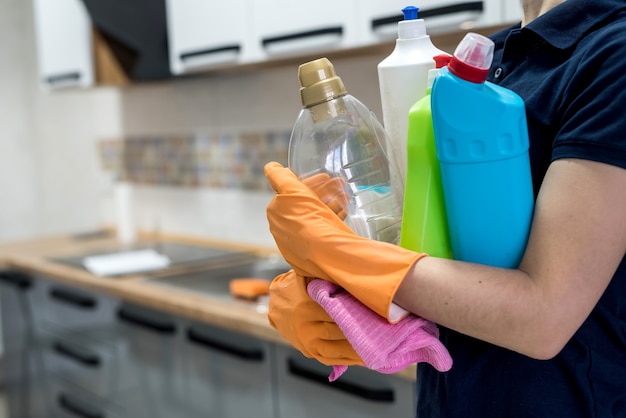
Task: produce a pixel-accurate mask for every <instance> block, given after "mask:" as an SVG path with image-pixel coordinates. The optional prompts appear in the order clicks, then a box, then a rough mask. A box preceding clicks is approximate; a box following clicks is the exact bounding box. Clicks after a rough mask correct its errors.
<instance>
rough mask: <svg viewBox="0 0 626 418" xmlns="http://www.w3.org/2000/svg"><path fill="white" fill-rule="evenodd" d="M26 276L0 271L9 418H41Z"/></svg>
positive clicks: (39, 370)
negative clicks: (39, 417)
mask: <svg viewBox="0 0 626 418" xmlns="http://www.w3.org/2000/svg"><path fill="white" fill-rule="evenodd" d="M35 284H36V280H35V278H34V277H32V276H31V275H29V274H26V273H23V272H20V271H15V270H5V271H0V308H1V310H2V336H3V339H2V341H3V353H2V370H1V374H0V376H1V377H2V381H3V391H4V393H5V398H6V403H7V409H8V410H9V411H10V416H11V417H12V418H28V417H38V416H44V415H43V411H44V410H45V405H44V398H45V396H44V394H45V384H44V379H43V377H44V374H45V373H44V369H43V364H42V363H41V362H40V361H37V359H38V357H37V355H36V351H37V340H36V337H35V326H34V321H33V312H34V310H35V309H34V306H33V298H32V294H33V287H34V285H35Z"/></svg>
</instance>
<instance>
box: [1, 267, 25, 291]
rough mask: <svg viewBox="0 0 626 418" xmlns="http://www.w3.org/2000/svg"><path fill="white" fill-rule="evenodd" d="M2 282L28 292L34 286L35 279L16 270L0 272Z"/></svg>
mask: <svg viewBox="0 0 626 418" xmlns="http://www.w3.org/2000/svg"><path fill="white" fill-rule="evenodd" d="M0 281H3V282H4V283H6V284H9V285H11V286H15V287H16V288H18V289H19V290H21V291H26V290H28V289H29V288H30V287H31V286H32V285H33V278H32V277H31V276H29V275H28V274H26V273H22V272H21V271H15V270H4V271H0Z"/></svg>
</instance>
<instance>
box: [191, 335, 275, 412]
mask: <svg viewBox="0 0 626 418" xmlns="http://www.w3.org/2000/svg"><path fill="white" fill-rule="evenodd" d="M185 339H186V341H185V345H184V348H183V353H184V355H183V356H184V358H185V360H186V367H185V377H186V379H185V382H186V390H185V392H186V393H187V395H188V405H189V407H190V410H189V415H188V417H189V418H201V417H216V418H217V417H219V418H239V417H252V416H253V417H258V418H271V417H274V416H276V413H275V411H274V391H275V389H274V380H273V377H272V376H273V369H274V367H273V352H272V344H270V343H268V342H266V341H262V340H259V339H256V338H252V337H249V336H247V335H244V334H241V333H238V332H233V331H228V330H225V329H221V328H218V327H215V326H209V325H206V324H201V323H191V324H190V325H189V327H188V328H187V330H186V333H185Z"/></svg>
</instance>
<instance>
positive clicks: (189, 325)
mask: <svg viewBox="0 0 626 418" xmlns="http://www.w3.org/2000/svg"><path fill="white" fill-rule="evenodd" d="M111 280H115V279H111ZM207 280H210V279H209V278H207ZM146 285H148V284H146ZM0 303H1V305H0V307H1V309H2V325H3V337H4V341H5V350H4V354H3V364H2V371H1V373H0V376H1V377H2V380H3V388H4V390H5V393H6V395H7V401H8V407H9V411H10V415H9V416H10V418H50V417H63V418H65V417H67V418H69V417H77V416H80V417H114V418H118V417H119V418H121V417H124V418H153V417H167V418H170V417H181V418H200V417H203V418H204V417H219V418H228V417H237V418H238V417H243V416H254V417H259V418H264V417H267V418H271V417H298V416H308V417H316V416H319V417H324V418H325V417H328V416H345V417H353V416H354V417H357V416H358V417H369V416H371V417H379V416H394V417H403V416H407V417H410V416H413V414H414V410H415V382H414V381H413V380H410V379H406V378H400V377H397V376H388V375H383V374H379V373H376V372H373V371H370V370H367V369H364V368H360V367H351V368H350V369H349V370H348V372H346V373H345V374H344V375H343V376H342V377H341V378H340V379H339V380H338V381H336V382H334V383H328V381H327V379H328V374H329V372H330V368H328V367H326V366H323V365H321V364H319V363H318V362H317V361H315V360H311V359H307V358H305V357H303V356H302V355H301V354H300V353H299V352H298V351H296V350H294V349H293V348H291V347H287V346H284V345H283V344H279V343H275V342H272V341H269V340H265V339H262V338H258V337H255V336H251V335H249V334H244V333H242V332H239V331H235V330H232V329H226V328H222V327H220V326H217V325H211V324H209V323H205V322H201V321H198V320H195V319H190V318H183V317H180V316H178V315H174V314H171V313H169V312H166V311H163V310H160V309H158V308H154V307H147V306H144V305H141V304H137V303H136V302H132V303H131V302H129V301H126V300H124V299H123V298H118V297H113V296H109V295H107V294H104V293H100V292H96V291H92V290H88V289H86V288H82V287H78V286H73V285H70V284H67V283H66V282H63V283H61V282H59V281H57V280H55V279H53V278H49V277H47V276H43V275H31V274H26V273H24V272H21V271H13V270H10V271H0ZM206 303H210V299H207V302H206Z"/></svg>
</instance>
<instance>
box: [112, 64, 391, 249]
mask: <svg viewBox="0 0 626 418" xmlns="http://www.w3.org/2000/svg"><path fill="white" fill-rule="evenodd" d="M380 59H382V57H361V58H350V59H341V60H333V64H334V65H335V67H336V71H337V73H338V75H339V76H341V77H342V79H343V80H344V83H345V84H346V87H347V89H348V90H349V91H350V93H352V94H353V95H355V96H356V97H358V98H359V99H361V100H362V101H363V102H364V103H366V104H367V105H368V107H370V108H371V109H372V110H373V111H374V112H375V113H376V114H377V115H379V116H380V114H381V113H380V98H379V97H380V96H379V93H378V79H377V74H376V64H377V63H378V61H379V60H380ZM299 87H300V86H299V83H298V79H297V65H290V66H285V67H280V68H272V69H264V70H257V71H252V72H234V73H232V74H225V75H220V76H211V77H209V76H207V77H203V78H194V79H187V80H177V81H173V82H167V83H157V84H149V85H145V86H143V85H137V86H133V87H131V88H127V89H124V90H123V91H122V93H121V94H122V99H121V101H122V109H123V112H122V115H123V116H122V121H123V122H122V125H123V130H124V132H125V134H127V135H149V134H159V133H161V134H162V133H176V132H182V133H189V132H196V131H209V132H216V131H217V132H220V131H229V132H230V131H242V132H250V131H252V132H255V131H258V132H265V131H271V130H289V129H291V126H292V125H293V123H294V122H295V119H296V117H297V115H298V112H299V111H300V108H301V103H300V96H299ZM381 120H382V119H381ZM134 195H135V197H136V202H135V205H134V206H135V212H136V213H135V215H136V217H137V224H138V225H139V226H142V227H144V228H147V229H150V228H153V227H154V225H159V226H160V228H161V229H162V230H165V231H171V232H177V233H187V234H194V235H202V236H208V237H211V238H217V239H225V240H229V241H243V242H246V243H250V244H255V245H263V246H273V245H274V241H273V238H272V236H271V234H270V233H269V230H268V227H267V219H266V216H265V207H266V206H267V203H268V202H269V200H270V199H271V196H272V194H271V193H267V192H265V193H264V192H250V191H241V190H225V189H217V190H216V189H173V188H167V187H146V186H142V187H136V188H135V193H134Z"/></svg>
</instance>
